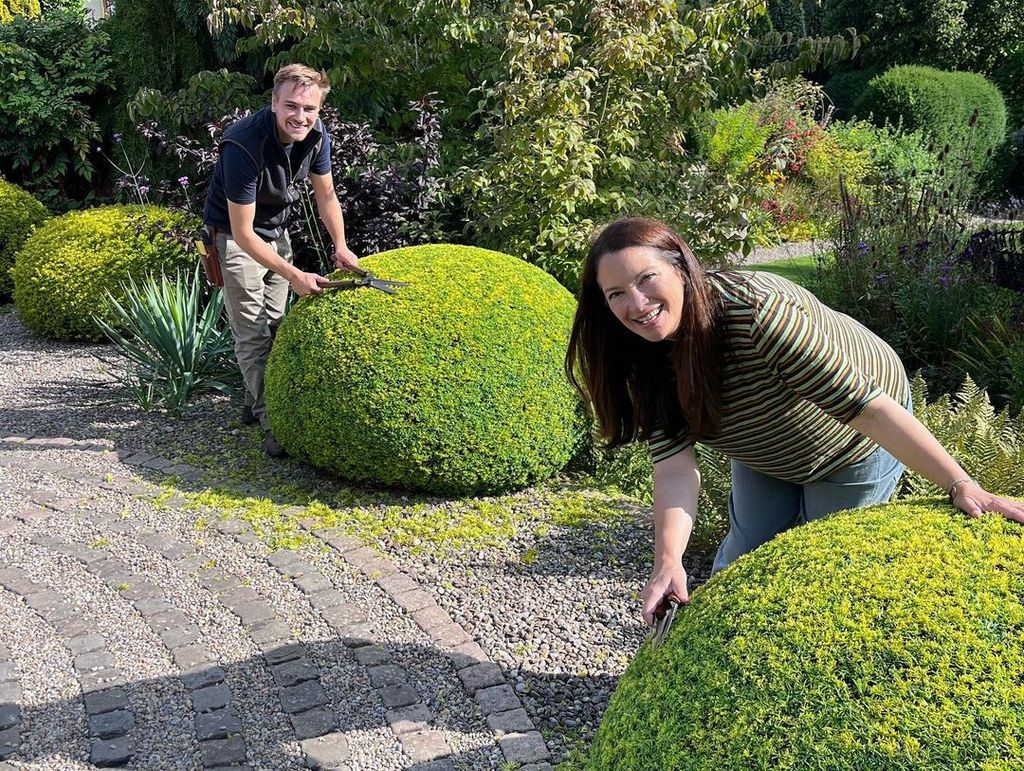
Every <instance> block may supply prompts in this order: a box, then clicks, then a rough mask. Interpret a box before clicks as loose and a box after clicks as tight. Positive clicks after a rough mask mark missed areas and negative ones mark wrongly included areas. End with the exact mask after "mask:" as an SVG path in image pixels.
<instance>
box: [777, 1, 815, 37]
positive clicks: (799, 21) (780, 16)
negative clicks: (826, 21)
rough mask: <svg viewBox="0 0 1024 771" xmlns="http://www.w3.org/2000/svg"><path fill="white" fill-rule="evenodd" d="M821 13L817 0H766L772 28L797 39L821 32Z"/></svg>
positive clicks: (813, 35)
mask: <svg viewBox="0 0 1024 771" xmlns="http://www.w3.org/2000/svg"><path fill="white" fill-rule="evenodd" d="M821 15H822V5H821V3H820V2H818V0H768V17H769V18H770V19H771V22H772V28H773V29H775V30H777V31H778V32H782V33H784V34H789V35H791V36H792V37H793V38H794V39H797V40H799V39H800V38H805V37H817V36H818V35H820V34H821Z"/></svg>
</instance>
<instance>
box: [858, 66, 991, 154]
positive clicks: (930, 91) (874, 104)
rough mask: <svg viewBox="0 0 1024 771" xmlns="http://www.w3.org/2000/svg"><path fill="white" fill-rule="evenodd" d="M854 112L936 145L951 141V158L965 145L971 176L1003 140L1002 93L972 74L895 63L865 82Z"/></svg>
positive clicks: (986, 79) (983, 79)
mask: <svg viewBox="0 0 1024 771" xmlns="http://www.w3.org/2000/svg"><path fill="white" fill-rule="evenodd" d="M856 111H857V113H858V114H867V113H869V112H870V113H871V114H872V115H873V119H874V120H875V121H876V122H878V124H879V125H883V124H884V123H885V122H889V123H891V124H893V125H901V126H902V127H903V128H904V129H905V130H907V131H913V130H920V131H921V132H922V133H923V134H924V135H925V136H927V137H928V138H930V139H931V140H933V141H934V142H935V144H936V145H937V147H938V148H940V149H941V148H942V147H943V146H944V145H946V144H949V145H950V147H951V149H952V151H953V153H954V155H953V158H954V159H955V160H959V159H960V156H959V153H962V152H964V148H968V149H969V152H968V158H969V160H970V161H971V163H972V167H973V171H974V173H975V174H979V173H980V172H981V171H982V170H983V169H984V168H985V166H986V165H987V163H988V158H989V157H990V155H991V154H992V153H993V152H994V151H995V149H996V148H997V147H999V145H1001V144H1002V142H1003V140H1004V139H1005V138H1006V103H1005V101H1004V100H1003V96H1002V94H1001V93H1000V91H999V89H998V88H997V87H996V85H995V84H994V83H992V81H990V80H989V79H988V78H986V77H985V76H983V75H978V74H975V73H973V72H946V71H944V70H937V69H935V68H933V67H919V66H916V65H903V66H900V67H893V68H892V69H890V70H888V71H887V72H885V73H883V74H881V75H879V76H877V77H875V78H873V79H872V80H871V81H869V82H868V84H867V87H866V88H865V89H864V91H863V92H862V94H861V98H860V100H859V102H858V103H857V110H856ZM975 111H977V121H976V123H975V124H974V125H973V126H972V125H971V121H972V115H973V114H974V112H975ZM968 138H969V141H970V144H969V146H968V144H967V142H968ZM936 152H938V150H936Z"/></svg>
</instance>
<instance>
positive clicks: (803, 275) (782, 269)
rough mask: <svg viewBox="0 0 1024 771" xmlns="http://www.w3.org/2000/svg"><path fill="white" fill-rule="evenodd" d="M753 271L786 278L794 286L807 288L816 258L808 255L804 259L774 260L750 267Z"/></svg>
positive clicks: (815, 264) (815, 265)
mask: <svg viewBox="0 0 1024 771" xmlns="http://www.w3.org/2000/svg"><path fill="white" fill-rule="evenodd" d="M752 267H753V269H754V270H763V271H767V272H768V273H775V274H776V275H779V276H782V277H783V278H788V279H789V280H790V281H792V282H793V283H794V284H799V285H800V286H807V284H808V281H809V279H810V277H811V274H812V273H813V272H814V269H815V267H817V257H815V256H814V255H813V254H809V255H807V256H806V257H790V258H789V259H786V260H775V261H773V262H764V263H761V264H759V265H754V266H752Z"/></svg>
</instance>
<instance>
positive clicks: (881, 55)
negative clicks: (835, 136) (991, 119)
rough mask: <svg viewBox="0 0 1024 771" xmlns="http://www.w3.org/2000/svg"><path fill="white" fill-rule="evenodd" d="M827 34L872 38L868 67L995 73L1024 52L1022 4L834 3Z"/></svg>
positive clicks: (954, 0) (948, 0) (931, 0)
mask: <svg viewBox="0 0 1024 771" xmlns="http://www.w3.org/2000/svg"><path fill="white" fill-rule="evenodd" d="M822 24H823V30H824V32H825V33H826V34H828V33H835V32H838V31H840V30H843V29H846V28H847V27H855V28H856V29H857V31H858V32H861V33H864V34H866V35H867V37H868V39H869V40H870V43H869V44H868V45H867V46H865V48H864V52H863V56H862V59H863V63H864V65H865V66H869V67H871V66H878V67H889V66H892V65H894V64H927V65H930V66H932V67H938V68H940V69H946V70H967V71H970V72H982V73H986V74H988V73H991V72H992V71H993V70H994V69H995V68H996V67H998V66H999V64H1001V63H1002V61H1003V60H1004V59H1005V58H1006V57H1007V56H1008V55H1009V54H1011V53H1012V52H1013V51H1015V50H1019V49H1020V48H1021V47H1024V4H1022V3H1021V2H1020V0H830V2H828V3H826V4H825V10H824V17H823V21H822Z"/></svg>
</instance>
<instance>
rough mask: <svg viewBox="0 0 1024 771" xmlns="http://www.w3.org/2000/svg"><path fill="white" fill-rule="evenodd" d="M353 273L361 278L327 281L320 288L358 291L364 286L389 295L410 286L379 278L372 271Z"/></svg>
mask: <svg viewBox="0 0 1024 771" xmlns="http://www.w3.org/2000/svg"><path fill="white" fill-rule="evenodd" d="M351 272H352V273H355V274H356V275H357V276H359V278H349V279H342V280H339V281H327V282H325V283H323V284H321V285H320V286H322V287H323V288H324V289H358V288H360V287H363V286H368V287H370V288H372V289H379V290H380V291H381V292H386V293H387V294H398V292H396V291H395V287H400V286H409V282H408V281H387V280H386V279H383V278H377V277H376V276H375V275H373V274H372V273H371V272H370V271H368V270H362V269H361V268H355V269H354V270H352V271H351Z"/></svg>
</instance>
